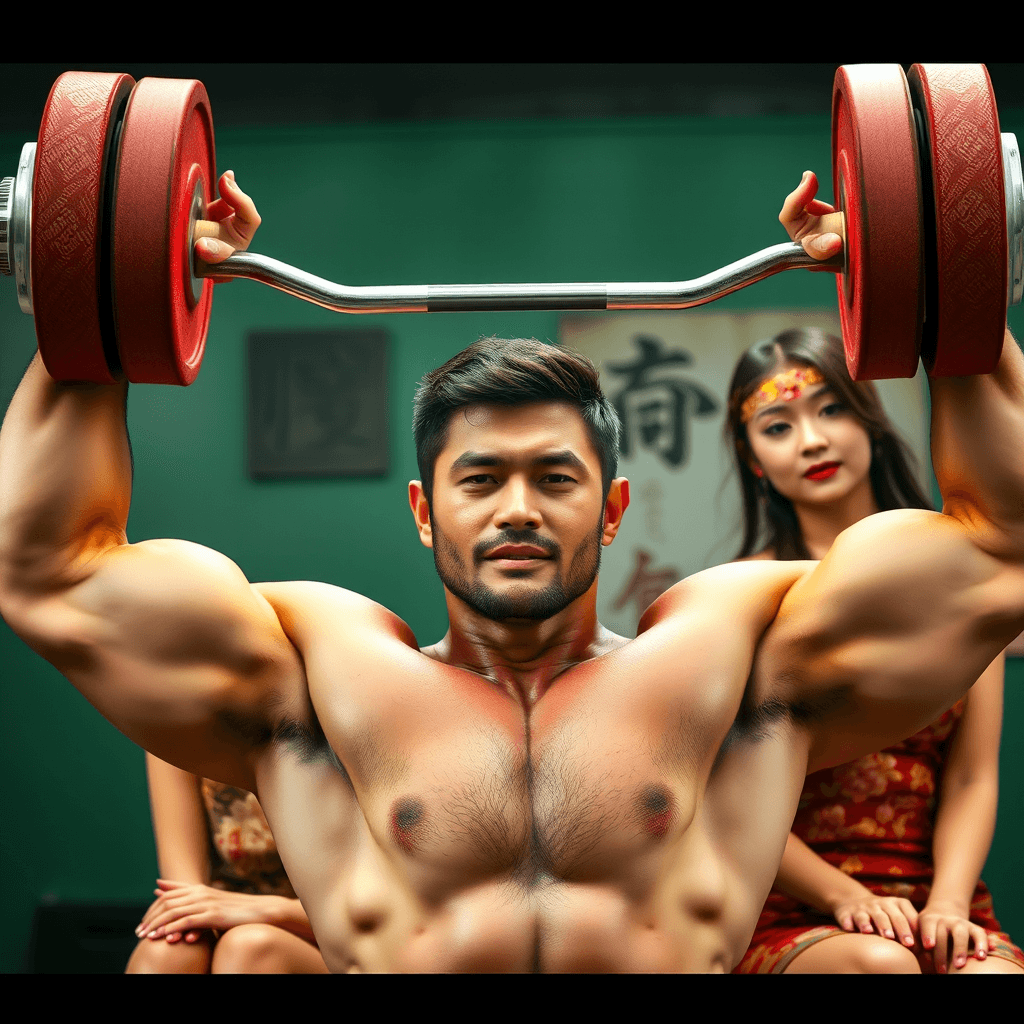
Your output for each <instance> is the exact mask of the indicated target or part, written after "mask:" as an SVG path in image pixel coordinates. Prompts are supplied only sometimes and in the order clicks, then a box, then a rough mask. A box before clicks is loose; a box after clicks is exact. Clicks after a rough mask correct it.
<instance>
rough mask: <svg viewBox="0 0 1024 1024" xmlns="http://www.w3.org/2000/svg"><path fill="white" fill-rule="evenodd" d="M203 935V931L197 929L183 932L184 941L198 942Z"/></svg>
mask: <svg viewBox="0 0 1024 1024" xmlns="http://www.w3.org/2000/svg"><path fill="white" fill-rule="evenodd" d="M202 937H203V933H202V932H199V931H191V932H186V933H185V941H186V942H198V941H199V940H200V939H201V938H202Z"/></svg>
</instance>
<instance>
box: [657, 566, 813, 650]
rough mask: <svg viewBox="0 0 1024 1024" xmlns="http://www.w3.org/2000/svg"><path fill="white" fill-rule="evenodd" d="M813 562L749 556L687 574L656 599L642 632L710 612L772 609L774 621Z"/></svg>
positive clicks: (757, 611)
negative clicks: (661, 624)
mask: <svg viewBox="0 0 1024 1024" xmlns="http://www.w3.org/2000/svg"><path fill="white" fill-rule="evenodd" d="M817 564H818V563H817V562H813V561H792V562H776V561H770V560H767V559H746V560H743V561H737V562H726V563H724V564H723V565H716V566H714V567H713V568H710V569H705V570H703V572H698V573H694V575H692V576H687V577H686V579H684V580H681V581H680V582H679V583H677V584H675V586H673V587H670V588H669V589H668V590H666V591H665V593H663V594H662V595H661V596H660V597H658V598H657V599H656V600H654V601H653V602H652V603H651V605H650V607H649V608H648V609H647V611H646V612H644V614H643V617H642V618H641V620H640V632H643V631H644V630H646V629H649V628H650V627H651V626H653V625H655V624H657V623H660V622H663V621H665V620H666V619H671V618H675V617H677V616H681V615H686V616H691V615H694V614H700V613H707V614H709V615H711V616H722V615H728V614H741V613H743V612H750V611H753V612H755V613H756V614H757V615H758V617H762V615H763V613H764V612H765V611H766V610H768V609H769V608H770V609H771V614H770V615H769V616H768V618H767V619H766V622H767V621H770V619H771V617H773V615H774V611H775V610H777V609H778V607H779V605H780V604H781V602H782V599H783V598H784V597H785V595H786V594H787V593H788V592H789V590H790V588H791V587H792V586H793V585H794V584H795V583H796V582H797V581H798V580H800V579H802V578H803V577H805V576H806V575H807V574H808V573H809V572H811V571H812V570H813V569H814V567H815V566H816V565H817Z"/></svg>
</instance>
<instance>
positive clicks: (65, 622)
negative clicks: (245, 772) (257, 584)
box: [11, 541, 297, 781]
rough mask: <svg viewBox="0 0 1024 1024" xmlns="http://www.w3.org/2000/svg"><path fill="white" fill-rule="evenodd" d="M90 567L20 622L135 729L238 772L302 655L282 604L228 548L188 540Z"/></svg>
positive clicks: (127, 552) (168, 753)
mask: <svg viewBox="0 0 1024 1024" xmlns="http://www.w3.org/2000/svg"><path fill="white" fill-rule="evenodd" d="M91 569H92V571H90V572H89V573H88V575H86V576H85V578H84V579H82V580H81V582H79V583H77V584H75V585H74V586H73V587H70V588H68V589H67V590H66V591H64V592H58V593H53V594H50V595H47V596H43V597H38V598H35V599H34V600H25V601H24V602H23V607H22V608H20V609H15V610H14V614H13V616H12V621H11V625H12V627H13V628H14V629H15V631H16V632H18V633H19V635H21V636H22V638H23V639H24V640H25V641H26V642H27V643H28V644H29V645H30V646H31V647H33V648H34V649H35V650H37V651H38V652H39V653H40V654H41V655H42V656H43V657H44V658H46V659H47V660H48V661H50V662H51V663H52V664H53V665H54V666H55V667H56V668H57V669H58V670H59V671H60V672H62V673H63V674H64V675H65V676H67V678H68V679H69V680H70V681H71V682H72V683H73V684H74V685H75V686H76V687H77V689H79V690H80V691H81V693H82V694H83V696H85V697H86V699H87V700H89V702H90V703H92V704H93V705H94V706H95V707H96V708H97V710H99V711H100V713H101V714H102V715H103V716H104V717H105V718H107V719H108V720H109V721H110V722H112V723H113V724H114V725H115V726H116V727H117V728H118V729H120V730H121V731H122V732H124V733H125V734H126V735H127V736H128V737H129V738H130V739H132V740H134V741H135V742H136V743H138V744H139V745H140V746H143V747H145V748H146V749H147V750H150V751H151V752H152V753H154V754H156V755H157V756H158V757H161V758H162V759H163V760H166V761H168V762H169V763H171V764H174V765H177V766H178V767H181V768H183V769H185V770H187V771H192V772H193V773H195V774H200V775H206V776H208V777H213V778H221V779H222V781H231V780H230V779H225V778H224V771H225V770H231V769H230V764H231V763H234V762H237V761H238V758H239V754H240V752H244V751H246V750H247V749H251V748H252V747H253V746H254V745H255V744H256V743H258V742H259V739H260V736H261V733H262V732H263V731H265V730H264V727H263V726H262V725H261V720H262V719H263V717H264V716H263V715H262V709H263V707H264V706H265V705H266V702H267V698H268V695H269V693H270V692H271V691H272V690H273V689H274V688H275V687H276V686H277V685H278V684H279V682H280V679H281V677H282V676H283V675H284V674H287V673H288V672H289V671H290V670H291V669H293V668H294V667H295V665H296V662H297V654H296V652H295V650H294V648H292V647H291V645H290V643H289V642H288V640H287V638H286V637H285V636H284V633H283V631H282V629H281V627H280V623H279V622H278V620H277V616H276V615H275V613H274V611H273V609H272V608H271V607H270V605H269V604H268V603H267V602H266V601H265V600H264V599H263V598H262V597H261V596H260V595H259V594H258V593H257V592H256V591H255V590H254V589H253V588H252V587H251V586H250V585H249V583H248V582H247V581H246V579H245V577H244V575H243V574H242V572H241V570H240V569H238V567H237V566H235V565H234V564H233V563H232V562H231V561H230V560H229V559H227V558H225V557H224V556H222V555H219V554H217V553H216V552H213V551H209V550H208V549H205V548H202V547H200V546H199V545H195V544H189V543H187V542H183V541H148V542H145V543H143V544H138V545H123V546H121V547H118V548H115V549H112V550H111V551H109V552H107V553H105V554H104V555H102V556H101V557H100V558H99V559H98V560H97V564H96V565H95V566H94V567H91ZM218 766H225V767H223V770H221V774H220V775H219V776H218V775H217V774H214V773H213V771H212V770H211V769H216V768H217V767H218ZM232 774H233V777H234V778H236V779H237V778H238V774H237V773H236V772H233V773H232Z"/></svg>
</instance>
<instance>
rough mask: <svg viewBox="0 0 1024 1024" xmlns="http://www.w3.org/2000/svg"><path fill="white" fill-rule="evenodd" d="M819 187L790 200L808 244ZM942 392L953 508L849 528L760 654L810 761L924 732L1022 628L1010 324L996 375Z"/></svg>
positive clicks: (1017, 370)
mask: <svg viewBox="0 0 1024 1024" xmlns="http://www.w3.org/2000/svg"><path fill="white" fill-rule="evenodd" d="M814 186H815V183H814V182H813V181H811V182H808V181H807V179H805V181H804V182H802V183H801V186H800V187H799V188H798V189H797V190H796V192H794V193H793V195H792V196H790V197H789V199H787V206H786V207H784V209H783V214H784V217H783V221H784V223H786V219H787V218H788V219H789V221H790V223H791V225H792V224H796V223H799V224H800V227H799V229H792V230H791V235H792V236H793V237H795V238H799V239H800V240H801V241H803V242H804V244H805V247H806V248H807V249H808V251H809V252H814V247H813V244H812V243H813V240H814V226H815V225H814V221H815V219H816V218H814V217H810V218H807V217H805V218H803V219H802V220H801V219H800V218H798V216H797V213H798V209H799V208H803V209H806V207H807V205H808V203H810V202H811V200H812V199H813V192H814ZM837 240H838V239H837ZM817 255H819V256H821V255H824V253H821V252H819V253H817ZM931 391H932V459H933V463H934V466H935V473H936V477H937V479H938V482H939V487H940V490H941V492H942V495H943V501H944V507H943V513H942V514H938V513H931V512H927V511H922V510H916V509H903V510H898V511H892V512H884V513H881V514H879V515H876V516H869V517H868V518H867V519H863V520H861V521H860V522H859V523H857V524H856V525H855V526H853V527H851V528H850V529H849V530H847V531H846V532H845V533H843V534H841V535H840V537H839V538H838V540H837V541H836V542H835V544H834V545H833V546H832V548H831V550H830V551H829V552H828V554H827V555H826V556H825V558H823V559H822V560H821V562H820V563H819V564H818V566H817V567H816V568H815V569H813V571H811V572H809V573H808V574H807V575H806V576H805V577H804V578H803V579H802V580H800V581H799V582H798V583H797V584H795V585H794V587H793V588H792V590H791V591H790V592H789V594H788V595H787V597H786V599H785V600H784V601H783V604H782V607H781V608H780V611H779V615H778V617H777V619H776V622H775V624H774V625H773V627H772V629H771V630H770V633H769V635H768V636H767V637H766V640H765V644H764V645H763V649H762V651H761V652H760V655H759V673H760V674H761V676H762V678H764V679H765V680H766V682H767V685H768V686H769V688H770V689H772V690H774V691H775V695H776V696H777V697H778V698H779V699H782V700H784V701H786V702H787V703H789V704H790V706H792V707H793V708H794V710H795V712H796V713H797V714H798V715H799V716H802V719H803V721H805V722H806V723H807V724H808V726H809V728H811V729H812V731H813V733H814V742H813V744H812V756H811V764H810V766H809V770H815V769H816V768H819V767H826V766H828V765H831V764H837V763H841V762H845V761H849V760H852V759H853V758H854V757H856V756H859V755H860V754H865V753H870V752H871V751H872V750H877V749H881V748H882V747H885V746H887V745H888V744H889V743H891V742H894V741H896V740H900V739H902V738H904V737H905V736H909V735H912V734H913V733H915V732H917V731H918V730H919V729H920V728H922V727H923V726H925V725H927V724H928V722H929V721H932V720H933V719H934V718H936V717H938V715H939V714H940V713H941V712H942V711H944V710H945V709H946V708H948V707H950V706H951V705H952V704H954V703H955V702H956V701H957V700H958V699H959V698H960V697H962V696H963V695H964V694H965V693H966V691H967V689H968V688H969V686H970V685H971V684H972V683H973V682H974V681H975V680H976V679H978V678H979V677H980V676H981V674H982V672H983V671H984V670H985V669H986V668H987V667H988V665H989V664H990V663H991V662H992V661H993V660H994V659H995V658H996V656H997V655H998V654H999V653H1000V652H1001V651H1002V649H1003V648H1004V647H1005V646H1006V645H1007V644H1008V643H1009V642H1010V640H1012V639H1013V638H1014V637H1015V636H1016V635H1017V634H1018V633H1019V632H1020V630H1021V627H1022V626H1024V463H1022V461H1021V459H1020V456H1019V453H1020V451H1021V450H1022V447H1024V356H1022V355H1021V352H1020V350H1019V349H1018V347H1017V344H1016V342H1015V341H1014V339H1013V338H1012V337H1011V335H1010V333H1009V331H1008V330H1007V332H1006V335H1005V339H1004V345H1003V352H1002V357H1001V359H1000V362H999V365H998V367H997V368H996V370H995V372H994V373H992V374H990V375H987V376H978V377H969V378H955V379H938V380H932V381H931Z"/></svg>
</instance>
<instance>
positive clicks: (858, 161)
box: [0, 64, 1024, 385]
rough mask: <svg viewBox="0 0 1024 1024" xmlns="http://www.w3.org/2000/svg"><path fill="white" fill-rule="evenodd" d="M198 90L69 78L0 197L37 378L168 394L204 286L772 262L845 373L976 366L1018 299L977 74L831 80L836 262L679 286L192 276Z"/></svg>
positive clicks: (1013, 200) (613, 300) (990, 106)
mask: <svg viewBox="0 0 1024 1024" xmlns="http://www.w3.org/2000/svg"><path fill="white" fill-rule="evenodd" d="M216 180H217V179H216V171H215V159H214V133H213V115H212V112H211V110H210V101H209V98H208V96H207V94H206V90H205V88H204V87H203V85H202V83H201V82H198V81H194V80H181V79H160V78H144V79H142V80H141V81H139V82H138V83H136V82H135V81H134V80H133V79H132V78H131V77H129V76H128V75H124V74H99V73H93V72H76V71H71V72H67V73H66V74H64V75H61V76H60V78H58V79H57V81H56V82H55V83H54V85H53V88H52V89H51V90H50V95H49V98H48V99H47V102H46V105H45V107H44V110H43V117H42V121H41V124H40V129H39V136H38V139H37V141H36V142H35V143H26V145H25V146H24V147H23V149H22V152H21V157H20V160H19V165H18V170H17V174H16V175H15V176H14V177H11V178H5V179H4V180H3V182H2V183H0V272H3V273H6V274H10V275H13V276H14V278H15V281H16V288H17V293H18V300H19V303H20V305H21V308H22V309H23V310H24V311H25V312H26V313H30V314H33V315H34V317H35V328H36V336H37V340H38V344H39V351H40V353H41V355H42V359H43V362H44V364H45V366H46V369H47V371H48V372H49V374H50V375H51V376H52V377H53V378H54V379H55V380H64V381H74V380H82V381H93V382H97V383H112V382H113V381H114V380H115V379H116V378H117V376H118V375H121V374H123V375H124V376H125V377H127V379H128V380H129V381H132V382H134V383H163V384H180V385H187V384H190V383H192V381H193V380H194V379H195V377H196V375H197V373H198V372H199V366H200V363H201V361H202V356H203V350H204V347H205V343H206V332H207V327H208V324H209V319H210V308H211V303H212V291H213V286H212V283H211V282H210V281H209V280H208V279H207V278H206V276H205V275H206V273H211V274H216V275H217V276H218V277H241V278H248V279H249V280H253V281H260V282H262V283H264V284H268V285H270V286H272V287H274V288H278V289H280V290H282V291H285V292H287V293H288V294H291V295H294V296H296V297H298V298H301V299H304V300H306V301H309V302H313V303H316V304H318V305H321V306H325V307H326V308H328V309H332V310H336V311H338V312H347V313H409V312H438V311H443V310H449V311H484V310H493V311H512V310H605V309H608V310H615V309H684V308H687V307H690V306H696V305H701V304H703V303H706V302H711V301H713V300H715V299H717V298H720V297H721V296H723V295H726V294H728V293H729V292H732V291H735V290H737V289H739V288H743V287H746V286H748V285H750V284H753V283H754V282H756V281H760V280H762V279H764V278H766V277H768V276H770V275H773V274H777V273H780V272H782V271H785V270H791V269H813V270H822V269H827V270H831V271H834V272H835V273H836V278H837V293H838V299H839V311H840V319H841V322H842V330H843V340H844V344H845V348H846V359H847V365H848V366H849V369H850V373H851V375H852V376H853V377H854V379H859V380H863V379H883V378H889V377H910V376H913V375H914V373H915V372H916V370H917V365H918V360H919V358H923V360H924V362H925V366H926V368H927V369H928V371H929V372H930V373H931V374H933V375H935V376H961V375H968V374H976V373H989V372H991V371H992V370H993V369H994V368H995V365H996V363H997V361H998V358H999V352H1000V350H1001V346H1002V338H1003V328H1004V325H1005V322H1006V311H1007V308H1008V306H1009V305H1012V304H1017V303H1019V302H1020V301H1021V291H1022V269H1024V183H1022V178H1021V164H1020V155H1019V151H1018V148H1017V142H1016V138H1015V137H1014V136H1013V135H1011V134H1005V133H1001V132H1000V130H999V121H998V113H997V110H996V103H995V97H994V95H993V91H992V86H991V82H990V80H989V77H988V72H987V71H986V69H985V67H984V65H981V64H915V65H913V66H912V67H911V69H910V71H909V74H905V73H904V71H903V69H902V68H901V67H900V65H898V64H865V65H846V66H843V67H841V68H839V69H838V71H837V72H836V76H835V81H834V84H833V94H832V180H833V189H834V196H835V206H836V209H837V213H836V214H834V215H830V216H829V218H828V220H827V221H826V230H835V231H837V232H838V233H841V234H842V235H843V236H844V241H845V244H844V249H843V254H842V256H841V257H837V258H834V259H832V260H829V261H825V262H820V261H818V260H815V259H813V258H812V257H810V256H808V255H807V254H806V253H805V252H804V250H803V247H802V246H801V245H799V244H798V243H784V244H780V245H774V246H771V247H769V248H767V249H763V250H761V251H760V252H757V253H754V254H753V255H751V256H748V257H746V258H744V259H741V260H738V261H736V262H734V263H731V264H729V265H728V266H726V267H723V268H721V269H720V270H717V271H714V272H712V273H710V274H707V275H705V276H703V277H700V278H696V279H694V280H691V281H676V282H639V283H604V284H601V283H583V284H488V285H395V286H371V287H347V286H345V285H339V284H334V283H332V282H330V281H326V280H324V279H323V278H319V277H316V276H314V275H312V274H308V273H306V272H304V271H302V270H299V269H297V268H295V267H291V266H288V265H287V264H284V263H281V262H279V261H277V260H274V259H271V258H269V257H267V256H261V255H258V254H255V253H249V252H239V253H235V254H234V255H232V256H231V257H229V258H228V259H227V260H225V261H224V262H222V263H219V264H217V265H216V267H215V269H208V268H206V267H205V266H204V265H202V264H197V261H196V259H195V254H194V248H193V241H194V238H195V237H196V236H197V234H198V233H202V232H203V231H204V230H205V229H207V226H206V225H204V224H203V223H201V222H202V219H203V216H204V214H205V211H206V208H207V206H208V204H209V203H210V201H211V199H212V198H213V188H214V183H215V182H216Z"/></svg>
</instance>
